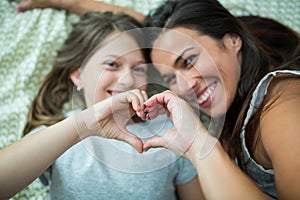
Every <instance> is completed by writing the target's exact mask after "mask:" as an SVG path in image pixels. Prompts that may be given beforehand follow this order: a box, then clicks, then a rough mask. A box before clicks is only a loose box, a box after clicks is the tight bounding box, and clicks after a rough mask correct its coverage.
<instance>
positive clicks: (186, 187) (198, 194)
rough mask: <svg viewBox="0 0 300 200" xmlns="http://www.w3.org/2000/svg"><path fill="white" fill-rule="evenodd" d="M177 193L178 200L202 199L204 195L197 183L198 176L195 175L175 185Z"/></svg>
mask: <svg viewBox="0 0 300 200" xmlns="http://www.w3.org/2000/svg"><path fill="white" fill-rule="evenodd" d="M176 190H177V195H178V199H179V200H204V199H205V198H204V196H203V193H202V190H201V187H200V185H199V181H198V178H197V177H195V178H194V179H193V180H191V181H189V182H188V183H186V184H183V185H177V186H176Z"/></svg>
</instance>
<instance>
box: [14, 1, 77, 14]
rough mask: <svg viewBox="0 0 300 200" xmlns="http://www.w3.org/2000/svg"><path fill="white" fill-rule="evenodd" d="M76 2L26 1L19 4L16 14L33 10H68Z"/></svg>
mask: <svg viewBox="0 0 300 200" xmlns="http://www.w3.org/2000/svg"><path fill="white" fill-rule="evenodd" d="M77 2H78V0H26V1H23V2H21V3H19V5H18V7H17V11H18V12H23V11H26V10H31V9H34V8H59V9H67V10H69V9H70V8H71V7H72V6H74V5H75V4H76V3H77Z"/></svg>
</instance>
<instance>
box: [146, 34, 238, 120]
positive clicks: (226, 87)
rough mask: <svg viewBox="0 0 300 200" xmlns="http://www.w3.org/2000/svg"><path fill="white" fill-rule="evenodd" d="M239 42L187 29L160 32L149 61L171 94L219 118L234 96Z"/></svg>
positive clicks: (233, 36)
mask: <svg viewBox="0 0 300 200" xmlns="http://www.w3.org/2000/svg"><path fill="white" fill-rule="evenodd" d="M241 46H242V41H241V38H240V37H239V36H238V35H236V34H226V35H225V36H224V37H223V39H222V40H221V41H217V40H215V39H213V38H211V37H209V36H207V35H200V34H199V33H198V32H197V31H195V30H191V29H187V28H174V29H172V30H167V31H165V32H163V33H162V34H161V35H160V36H159V37H158V39H157V40H156V41H155V42H154V46H153V50H152V53H151V58H152V61H153V63H154V65H155V66H156V67H157V69H158V70H159V72H160V73H161V75H162V76H163V79H164V81H165V82H166V83H167V84H168V86H169V88H170V90H172V91H173V92H175V93H177V94H178V95H179V96H181V97H183V98H185V99H187V100H188V101H189V102H190V103H191V104H192V106H194V107H196V108H199V109H200V110H201V111H203V112H204V113H206V114H208V115H210V116H212V117H219V116H222V115H223V114H225V113H226V111H227V110H228V108H229V106H230V105H231V103H232V102H233V99H234V97H235V95H236V91H237V86H238V82H239V79H240V73H241V55H240V54H241V52H240V49H241Z"/></svg>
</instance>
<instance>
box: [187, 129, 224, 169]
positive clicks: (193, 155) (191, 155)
mask: <svg viewBox="0 0 300 200" xmlns="http://www.w3.org/2000/svg"><path fill="white" fill-rule="evenodd" d="M216 145H219V141H218V139H217V138H215V137H213V136H211V135H210V134H209V133H201V134H198V135H197V136H196V137H195V139H194V142H193V144H192V145H191V147H190V149H189V150H188V151H187V152H186V157H187V158H188V159H189V160H190V161H191V162H192V163H194V164H195V163H196V162H197V161H199V160H204V159H205V158H206V157H208V156H209V155H210V154H211V153H212V151H213V149H214V148H215V146H216Z"/></svg>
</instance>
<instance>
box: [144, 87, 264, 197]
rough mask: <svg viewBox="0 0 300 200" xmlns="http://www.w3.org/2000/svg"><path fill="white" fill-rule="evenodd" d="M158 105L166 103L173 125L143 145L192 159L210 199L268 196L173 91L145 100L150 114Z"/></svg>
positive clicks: (155, 113)
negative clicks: (170, 151) (166, 149)
mask: <svg viewBox="0 0 300 200" xmlns="http://www.w3.org/2000/svg"><path fill="white" fill-rule="evenodd" d="M157 104H159V105H163V106H165V113H166V114H168V115H169V116H170V118H171V120H172V122H173V124H174V127H173V128H171V129H169V130H167V131H166V132H165V134H164V135H163V136H154V137H153V138H151V139H149V140H147V141H145V143H144V148H145V149H149V148H151V147H166V148H169V149H170V150H172V151H174V152H175V153H177V154H178V155H183V156H184V157H186V158H187V159H189V160H190V161H191V162H192V163H193V165H194V167H195V168H196V170H197V172H198V178H199V182H200V185H201V187H202V191H203V193H204V196H205V198H207V199H211V200H213V199H216V200H219V199H249V200H253V199H257V200H259V199H269V198H268V197H267V196H266V195H265V194H264V193H263V192H262V191H261V190H260V189H259V188H258V187H257V186H256V185H255V184H254V183H253V182H252V181H251V180H250V178H248V177H247V176H246V175H245V174H244V173H243V172H242V171H241V170H240V169H239V168H238V167H237V166H236V165H235V164H234V162H233V161H232V160H231V159H230V158H229V156H228V155H227V153H226V152H225V151H224V150H223V148H222V146H221V145H220V143H219V142H218V140H217V139H216V138H214V137H212V136H211V135H210V134H209V133H208V131H207V129H206V128H205V127H204V125H203V124H202V123H201V121H200V120H199V118H198V116H196V114H195V113H194V111H193V110H192V108H191V107H190V106H189V105H188V104H187V103H186V102H185V101H184V100H182V99H180V98H178V97H177V96H176V95H175V94H174V93H172V92H170V91H166V92H163V93H160V94H157V95H154V96H152V97H151V98H150V99H149V100H148V101H146V102H145V105H146V107H147V110H148V111H149V113H148V117H150V118H153V117H155V116H156V115H157V114H158V113H160V114H161V113H164V112H163V109H162V108H161V107H159V106H157V107H159V108H160V110H158V111H157V110H155V109H153V107H155V106H156V105H157Z"/></svg>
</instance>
